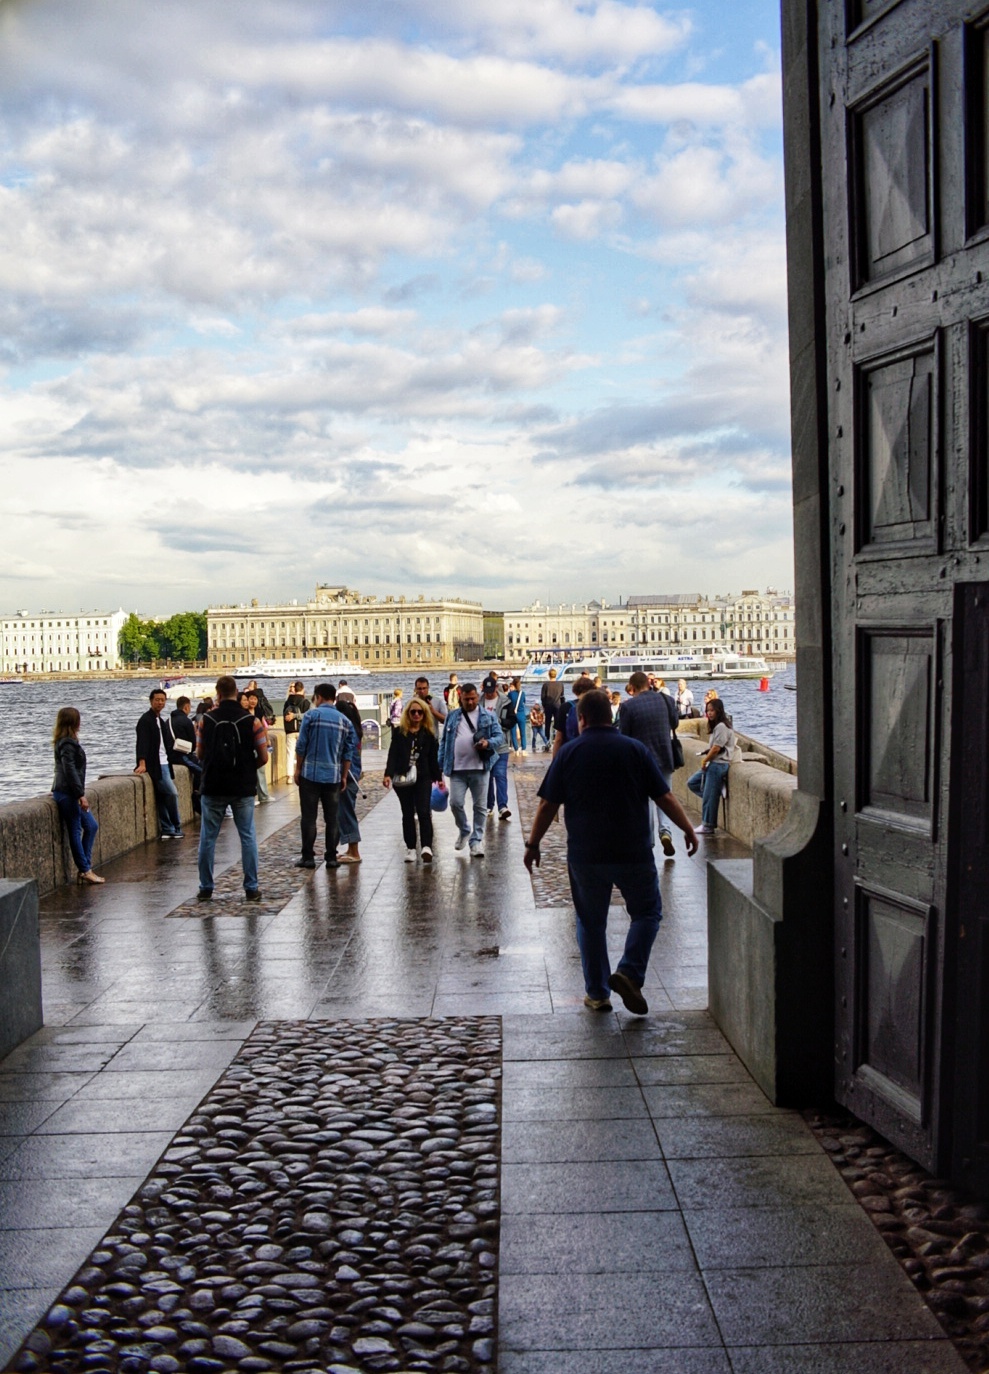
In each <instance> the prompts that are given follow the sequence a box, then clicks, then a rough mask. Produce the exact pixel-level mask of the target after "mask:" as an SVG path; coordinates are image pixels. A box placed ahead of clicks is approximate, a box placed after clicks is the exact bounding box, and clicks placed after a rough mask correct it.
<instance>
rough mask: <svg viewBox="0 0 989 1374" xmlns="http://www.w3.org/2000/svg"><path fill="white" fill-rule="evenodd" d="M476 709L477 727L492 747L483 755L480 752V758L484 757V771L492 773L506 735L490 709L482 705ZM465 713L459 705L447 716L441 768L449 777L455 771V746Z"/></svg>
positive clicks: (442, 743)
mask: <svg viewBox="0 0 989 1374" xmlns="http://www.w3.org/2000/svg"><path fill="white" fill-rule="evenodd" d="M475 709H476V710H477V729H478V730H479V731H480V732H481V736H482V738H484V739H486V740H487V741H488V742H489V744H490V748H489V749H486V750H485V751H484V754H483V756H482V755H481V754H478V758H482V757H483V761H484V771H485V773H490V771H491V768H492V767H493V765H494V762H495V759H497V757H498V748H499V746H500V745H502V744H504V742H505V736H504V735H503V734H502V729H501V726H500V725H499V724H498V722H497V720H496V719H495V717H494V716H493V715H492V714H491V712H490V711H485V709H484V707H483V706H480V705H478V706H477V707H476V708H475ZM463 714H464V713H463V711H462V709H461V708H460V707H459V706H457V707H456V708H455V709H454V710H452V711H451V712H450V714H449V715H448V716H447V718H446V721H445V722H444V725H443V738H442V739H441V740H440V768H441V769H442V771H443V772H444V773H445V774H446V775H447V777H449V776H450V774H451V773H452V772H453V746H454V744H455V742H456V738H457V731H458V730H459V728H460V721H461V717H462V716H463ZM470 714H471V715H473V714H474V712H473V711H472V712H471V713H470Z"/></svg>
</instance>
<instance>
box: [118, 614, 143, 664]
mask: <svg viewBox="0 0 989 1374" xmlns="http://www.w3.org/2000/svg"><path fill="white" fill-rule="evenodd" d="M145 638H146V635H145V627H144V622H143V621H142V620H139V619H138V617H137V616H136V615H135V614H134V612H133V611H131V613H130V615H129V616H128V617H127V619H126V620H125V621H124V623H123V625H122V626H121V627H120V634H119V636H118V638H117V651H118V653H119V654H120V657H121V658H122V659H123V660H124V662H125V663H139V662H140V661H141V659H143V658H144V643H145Z"/></svg>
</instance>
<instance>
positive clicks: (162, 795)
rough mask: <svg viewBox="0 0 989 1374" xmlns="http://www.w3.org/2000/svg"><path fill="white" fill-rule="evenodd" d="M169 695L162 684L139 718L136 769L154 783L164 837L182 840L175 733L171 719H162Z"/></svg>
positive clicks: (156, 689)
mask: <svg viewBox="0 0 989 1374" xmlns="http://www.w3.org/2000/svg"><path fill="white" fill-rule="evenodd" d="M167 699H168V698H167V697H166V696H165V693H164V691H163V689H162V688H161V687H156V688H155V689H154V691H153V692H151V694H150V695H149V698H148V700H149V701H150V702H151V709H150V710H148V711H145V713H144V715H143V716H142V717H141V719H140V720H139V721H138V722H137V767H136V768H135V769H134V772H135V773H147V775H148V777H149V778H150V779H151V781H152V782H153V783H154V788H155V797H156V799H157V802H158V823H159V826H160V827H161V838H162V839H163V840H181V839H184V838H185V836H184V835H183V834H182V822H181V820H180V819H179V790H178V788H177V787H176V786H175V770H174V767H173V765H174V763H175V736H174V735H173V734H172V727H171V725H170V724H169V722H168V720H164V719H162V714H161V713H162V711H163V710H164V709H165V702H166V701H167Z"/></svg>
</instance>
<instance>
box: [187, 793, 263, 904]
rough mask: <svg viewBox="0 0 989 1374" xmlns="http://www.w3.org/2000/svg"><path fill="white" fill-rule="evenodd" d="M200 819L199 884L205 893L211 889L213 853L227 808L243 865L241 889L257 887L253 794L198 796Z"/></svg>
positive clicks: (256, 849) (254, 890) (252, 890)
mask: <svg viewBox="0 0 989 1374" xmlns="http://www.w3.org/2000/svg"><path fill="white" fill-rule="evenodd" d="M200 805H201V806H202V808H203V810H202V818H201V821H200V825H199V886H200V888H201V889H202V890H203V891H204V892H212V891H213V852H214V850H215V849H216V837H217V835H219V833H220V824H221V822H222V821H223V817H224V816H225V815H226V810H227V807H228V806H229V807H230V810H231V811H232V812H233V818H234V825H235V826H236V827H237V834H238V835H239V836H240V861H241V864H242V865H243V868H244V891H245V892H256V891H257V889H258V839H257V835H256V834H255V833H254V798H253V797H206V796H203V797H201V798H200Z"/></svg>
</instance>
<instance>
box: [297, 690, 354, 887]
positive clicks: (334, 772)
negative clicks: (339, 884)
mask: <svg viewBox="0 0 989 1374" xmlns="http://www.w3.org/2000/svg"><path fill="white" fill-rule="evenodd" d="M336 697H337V691H336V688H335V687H333V686H331V685H330V683H328V682H323V683H320V685H319V686H318V687H316V688H314V689H313V705H312V710H310V711H307V712H306V714H305V715H304V716H303V717H302V723H301V725H300V726H299V733H298V736H297V738H296V745H295V782H296V785H297V786H298V789H299V805H300V808H301V811H302V857H301V858H298V859H296V861H295V866H296V868H315V867H316V855H315V849H316V826H317V820H318V815H319V810H320V807H322V810H323V820H324V822H325V824H326V867H327V868H339V867H340V862H339V860H338V859H337V843H338V841H339V838H340V825H339V811H340V793H341V792H342V791H343V790H344V788H345V787H346V786H347V779H348V778H349V777H350V765H351V763H353V762H355V761H356V760H357V757H358V753H357V749H358V742H357V735H356V733H355V731H354V727H353V726H352V725H351V723H350V721H349V720H348V719H347V717H346V716H344V715H342V714H341V713H340V712H339V711H338V710H337V709H336V707H335V706H334V702H335V701H336Z"/></svg>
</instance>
